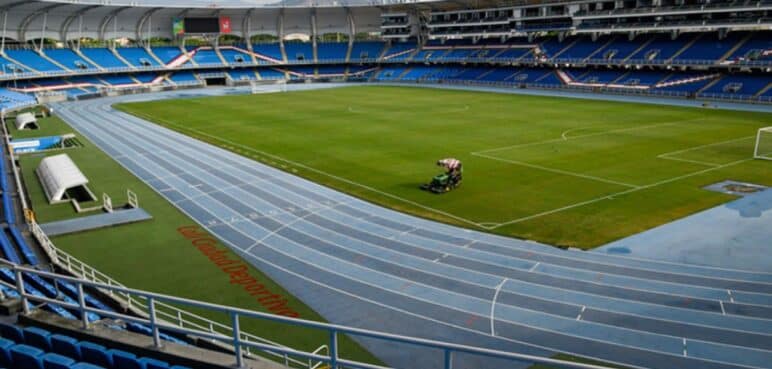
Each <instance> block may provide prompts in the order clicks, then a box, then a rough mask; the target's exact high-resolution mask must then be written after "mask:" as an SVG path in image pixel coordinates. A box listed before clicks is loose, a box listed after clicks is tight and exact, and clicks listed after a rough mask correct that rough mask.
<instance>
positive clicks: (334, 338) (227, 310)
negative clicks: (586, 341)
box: [0, 260, 611, 369]
mask: <svg viewBox="0 0 772 369" xmlns="http://www.w3.org/2000/svg"><path fill="white" fill-rule="evenodd" d="M0 264H1V265H2V267H4V268H7V269H10V270H11V271H12V272H13V273H14V274H15V275H16V276H17V277H16V281H17V286H14V287H10V286H9V288H12V289H13V290H14V291H16V292H17V293H18V294H19V296H20V298H21V300H22V306H24V309H25V313H29V312H30V311H31V309H32V307H31V304H30V302H40V303H52V304H56V305H59V306H62V307H64V308H68V309H72V310H75V311H77V312H78V313H80V316H81V317H82V318H81V319H82V323H83V325H84V326H85V327H88V325H89V322H88V318H87V314H85V313H96V314H100V315H101V316H106V317H111V318H116V319H123V320H126V321H132V322H137V323H140V324H145V325H147V326H148V327H149V328H150V329H151V330H152V332H153V337H154V346H155V347H157V348H158V347H160V346H161V342H160V339H158V337H159V335H160V332H161V331H168V332H175V333H179V334H185V335H190V336H198V337H202V338H207V339H210V340H215V341H219V342H222V343H225V344H229V345H231V347H232V349H233V352H234V355H235V359H236V363H237V366H238V367H243V364H244V358H243V351H242V349H243V348H253V349H257V350H262V351H269V352H275V353H279V354H282V355H288V356H297V357H302V358H304V359H307V360H308V359H310V360H316V361H320V362H324V363H326V364H328V365H329V366H330V367H332V368H340V367H345V368H362V369H386V368H388V367H385V366H380V365H373V364H368V363H364V362H361V361H354V360H348V359H345V358H342V357H340V356H339V354H340V350H339V347H338V337H339V335H340V334H347V335H352V336H358V337H367V338H370V339H375V340H380V341H384V342H390V343H401V344H407V345H411V346H414V347H423V348H431V349H436V350H440V351H441V352H442V353H443V363H444V366H443V367H444V368H446V369H452V368H453V356H454V354H459V353H463V354H471V355H478V356H484V357H488V358H494V359H503V360H512V361H518V362H532V363H536V364H546V365H554V366H558V367H562V368H569V369H611V368H609V367H606V366H601V365H595V364H584V363H577V362H572V361H565V360H559V359H552V358H545V357H541V356H535V355H528V354H520V353H514V352H507V351H501V350H492V349H486V348H482V347H474V346H467V345H461V344H456V343H449V342H442V341H436V340H431V339H425V338H417V337H410V336H403V335H398V334H392V333H385V332H378V331H373V330H368V329H362V328H354V327H348V326H343V325H337V324H330V323H322V322H316V321H311V320H305V319H299V318H291V317H285V316H281V315H273V314H269V313H261V312H256V311H250V310H246V309H241V308H236V307H229V306H224V305H218V304H213V303H208V302H202V301H196V300H190V299H185V298H181V297H174V296H169V295H164V294H160V293H154V292H147V291H142V290H137V289H132V288H126V287H121V286H115V285H108V284H104V283H98V282H93V281H88V280H83V279H78V278H73V277H70V276H65V275H61V274H56V273H52V272H46V271H41V270H37V269H34V268H28V267H24V266H20V265H16V264H13V263H11V262H8V261H6V260H0ZM23 274H32V275H37V276H39V277H42V278H47V279H51V280H54V281H66V282H70V283H72V284H74V285H75V286H76V287H77V292H78V296H77V297H78V298H77V299H76V301H78V303H77V304H76V303H68V302H64V301H59V300H54V299H50V298H47V297H43V296H35V295H32V294H30V293H27V292H26V289H25V285H26V282H25V280H24V278H21V276H22V275H23ZM85 287H90V288H95V289H99V290H107V291H109V292H112V293H113V294H123V295H128V296H132V297H133V296H137V299H139V298H140V297H141V298H142V299H143V300H144V301H145V305H146V307H147V310H148V311H149V314H148V317H147V318H143V317H135V316H129V315H125V314H121V313H116V312H113V311H106V310H103V309H100V308H97V307H90V306H88V305H86V303H85V302H84V301H85V299H84V298H83V297H84V294H85V292H83V291H84V288H85ZM160 303H167V304H178V305H184V306H189V307H193V308H198V309H204V310H208V311H211V312H217V313H224V314H227V315H228V316H230V317H231V320H232V321H233V327H234V332H233V335H232V336H225V335H220V334H211V333H210V332H207V331H204V330H194V329H189V328H184V327H178V326H175V325H172V324H169V323H167V322H164V321H163V320H161V319H158V317H157V311H156V308H157V306H158V304H160ZM243 318H252V319H258V320H263V321H270V322H277V323H282V324H287V325H291V326H299V327H303V328H309V329H315V330H322V331H325V332H326V333H327V334H328V337H329V342H328V344H327V350H328V352H327V353H326V354H322V351H324V350H321V349H317V350H315V351H310V352H306V351H302V350H298V349H292V348H289V347H282V346H274V345H270V344H265V343H261V342H255V341H251V340H249V339H243V337H244V336H243V335H242V334H241V333H242V332H241V331H240V330H239V322H240V321H241V319H243Z"/></svg>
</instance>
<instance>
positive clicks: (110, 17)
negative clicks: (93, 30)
mask: <svg viewBox="0 0 772 369" xmlns="http://www.w3.org/2000/svg"><path fill="white" fill-rule="evenodd" d="M126 9H129V7H128V6H124V7H120V8H117V9H115V10H113V11H111V12H109V13H107V15H105V17H104V18H102V21H101V22H99V31H98V35H99V36H98V37H99V40H100V41H104V40H105V34H106V33H107V26H108V25H109V24H110V22H113V26H114V27H115V29H116V31H117V28H118V13H120V12H122V11H124V10H126Z"/></svg>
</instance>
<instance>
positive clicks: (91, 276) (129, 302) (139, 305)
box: [29, 222, 325, 369]
mask: <svg viewBox="0 0 772 369" xmlns="http://www.w3.org/2000/svg"><path fill="white" fill-rule="evenodd" d="M29 230H30V233H31V234H32V235H33V237H35V239H36V240H37V241H38V243H39V244H40V246H41V247H42V249H43V250H44V251H45V252H46V254H47V255H48V257H49V258H50V259H51V260H52V261H53V262H54V263H55V264H56V265H57V266H59V267H61V268H63V269H64V270H67V271H68V272H70V273H72V274H73V275H75V276H77V277H79V279H80V280H82V281H88V282H93V283H94V284H95V285H94V286H93V287H95V288H97V289H98V290H99V291H100V292H101V293H103V294H106V295H108V296H110V297H112V298H114V299H116V301H118V302H119V303H121V304H122V305H123V306H125V307H126V308H127V309H128V310H130V311H131V312H132V313H133V314H136V315H137V316H143V317H150V315H151V314H153V313H154V314H155V319H156V320H158V321H159V322H165V323H167V324H171V325H174V326H175V327H179V328H181V329H194V330H198V331H205V332H207V333H208V334H211V335H219V336H221V337H233V335H234V334H235V333H234V331H235V330H234V327H232V326H230V325H227V324H223V323H219V322H216V321H214V320H211V319H208V318H204V317H202V316H200V315H197V314H193V313H191V312H188V311H186V310H184V309H180V308H178V307H176V306H172V305H169V304H166V303H163V302H160V301H159V302H156V304H155V306H154V312H153V311H151V310H150V307H149V305H148V302H147V299H146V298H145V297H144V296H142V295H132V294H130V293H124V292H123V291H122V290H121V289H126V287H125V286H124V285H122V284H121V283H119V282H118V281H116V280H115V279H113V278H111V277H110V276H108V275H107V274H104V273H102V272H100V271H99V270H97V269H95V268H93V267H91V266H90V265H88V264H87V263H85V262H83V261H81V260H79V259H78V258H76V257H74V256H72V255H70V254H68V253H67V252H64V251H62V250H60V249H58V248H57V247H56V246H55V245H54V243H53V242H52V241H51V240H50V239H49V238H48V236H47V235H46V234H45V232H44V231H43V229H42V228H40V226H39V225H38V224H37V223H35V222H29ZM111 287H116V288H121V289H113V288H111ZM100 314H101V313H100ZM103 315H104V314H103ZM237 329H238V328H236V330H237ZM238 334H239V336H240V337H241V339H242V340H247V341H250V342H260V343H261V344H265V345H270V346H272V347H286V346H283V345H281V344H279V343H276V342H272V341H270V340H267V339H265V338H262V337H259V336H256V335H253V334H250V333H248V332H243V331H239V332H238ZM323 347H325V346H324V345H322V346H320V347H319V349H322V348H323ZM246 354H248V355H249V354H251V352H249V349H247V352H246ZM265 354H267V356H269V357H271V358H272V359H274V360H277V361H280V362H282V363H284V365H287V366H293V367H298V368H308V369H313V365H314V363H310V362H307V361H303V360H297V359H294V358H291V357H289V356H286V355H282V354H277V353H276V352H274V351H265Z"/></svg>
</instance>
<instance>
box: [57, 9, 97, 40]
mask: <svg viewBox="0 0 772 369" xmlns="http://www.w3.org/2000/svg"><path fill="white" fill-rule="evenodd" d="M101 7H102V6H101V5H90V6H87V7H84V8H81V9H79V10H78V11H76V12H75V13H72V15H70V16H68V17H67V18H66V19H65V20H64V22H62V27H61V29H60V30H59V37H60V40H61V41H63V42H66V41H67V33H68V32H69V28H70V25H71V24H72V22H73V21H74V20H75V19H76V18H77V19H78V32H82V31H83V14H85V13H86V12H88V11H89V10H91V9H96V8H101ZM81 36H82V35H81ZM78 38H79V39H80V36H79V37H78ZM78 46H80V42H78Z"/></svg>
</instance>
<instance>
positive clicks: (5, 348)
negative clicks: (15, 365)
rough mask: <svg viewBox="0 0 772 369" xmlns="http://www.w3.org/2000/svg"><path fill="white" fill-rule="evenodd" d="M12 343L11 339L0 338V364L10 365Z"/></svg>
mask: <svg viewBox="0 0 772 369" xmlns="http://www.w3.org/2000/svg"><path fill="white" fill-rule="evenodd" d="M14 345H16V343H14V342H13V341H11V340H9V339H6V338H0V365H11V347H13V346H14Z"/></svg>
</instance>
